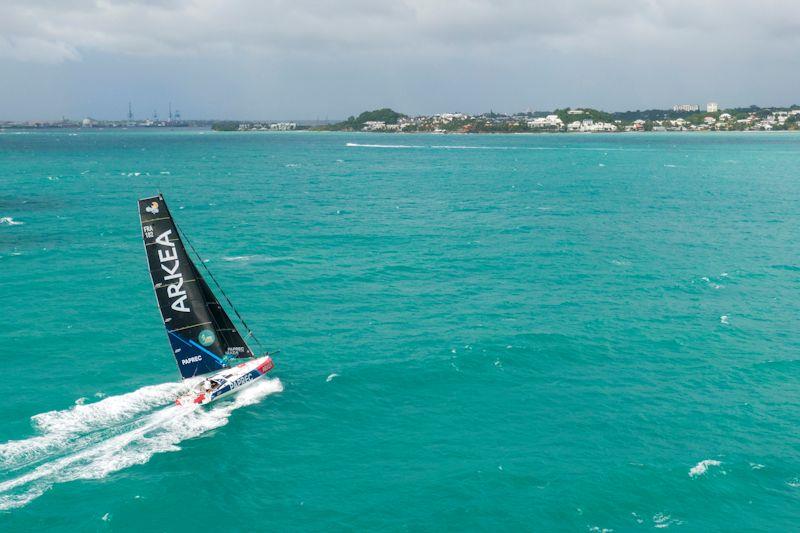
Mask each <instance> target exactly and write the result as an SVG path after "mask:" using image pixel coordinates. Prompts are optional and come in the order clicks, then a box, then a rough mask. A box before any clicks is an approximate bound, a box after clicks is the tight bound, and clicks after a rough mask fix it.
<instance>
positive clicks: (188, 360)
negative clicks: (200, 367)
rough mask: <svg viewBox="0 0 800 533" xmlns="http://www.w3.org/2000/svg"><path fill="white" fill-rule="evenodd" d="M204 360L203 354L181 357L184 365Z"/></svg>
mask: <svg viewBox="0 0 800 533" xmlns="http://www.w3.org/2000/svg"><path fill="white" fill-rule="evenodd" d="M202 360H203V356H202V355H195V356H194V357H187V358H186V359H181V364H182V365H191V364H192V363H199V362H200V361H202Z"/></svg>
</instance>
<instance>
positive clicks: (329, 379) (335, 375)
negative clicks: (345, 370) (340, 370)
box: [325, 373, 339, 383]
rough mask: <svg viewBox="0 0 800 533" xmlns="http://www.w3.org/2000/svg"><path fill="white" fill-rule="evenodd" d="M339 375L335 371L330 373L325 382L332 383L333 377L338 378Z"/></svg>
mask: <svg viewBox="0 0 800 533" xmlns="http://www.w3.org/2000/svg"><path fill="white" fill-rule="evenodd" d="M338 377H339V374H336V373H333V374H331V375H329V376H328V377H327V378H325V383H330V382H331V381H333V378H338Z"/></svg>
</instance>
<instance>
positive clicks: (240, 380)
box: [231, 374, 253, 390]
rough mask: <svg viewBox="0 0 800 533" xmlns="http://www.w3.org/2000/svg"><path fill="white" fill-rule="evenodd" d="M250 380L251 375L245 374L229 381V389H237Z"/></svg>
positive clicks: (251, 378) (251, 379)
mask: <svg viewBox="0 0 800 533" xmlns="http://www.w3.org/2000/svg"><path fill="white" fill-rule="evenodd" d="M251 381H253V376H251V375H250V374H245V375H244V376H242V377H240V378H237V379H235V380H233V381H231V390H233V389H237V388H239V387H241V386H242V385H244V384H245V383H249V382H251Z"/></svg>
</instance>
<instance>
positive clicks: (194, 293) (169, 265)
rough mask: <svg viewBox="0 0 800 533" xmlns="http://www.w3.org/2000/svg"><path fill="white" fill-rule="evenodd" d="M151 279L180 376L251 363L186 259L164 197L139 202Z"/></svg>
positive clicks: (250, 354) (237, 335) (245, 347)
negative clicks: (233, 361)
mask: <svg viewBox="0 0 800 533" xmlns="http://www.w3.org/2000/svg"><path fill="white" fill-rule="evenodd" d="M139 218H140V219H141V221H142V237H143V238H144V248H145V252H146V253H147V262H148V264H149V266H150V277H151V278H152V280H153V287H154V288H155V291H156V298H157V299H158V307H159V309H160V310H161V316H162V317H163V318H164V326H165V327H166V328H167V336H168V337H169V342H170V344H171V345H172V352H173V354H174V355H175V359H176V361H177V363H178V370H180V372H181V376H183V377H184V378H189V377H192V376H199V375H202V374H207V373H209V372H214V371H217V370H219V369H221V368H224V367H225V366H227V361H228V360H229V359H231V358H234V357H236V358H240V357H254V355H253V351H252V350H251V349H250V347H249V346H248V345H247V343H246V342H245V340H244V339H243V338H242V335H241V334H240V333H239V331H238V330H237V329H236V326H234V324H233V322H232V321H231V319H230V317H229V316H228V314H227V313H226V312H225V310H224V309H223V307H222V306H221V305H220V303H219V301H218V300H217V298H216V296H215V295H214V293H213V292H212V291H211V288H210V287H209V286H208V284H207V283H206V281H205V280H204V279H203V277H202V276H201V275H200V272H199V271H198V270H197V267H196V266H195V264H194V263H193V262H192V260H191V259H190V258H189V254H188V253H187V252H186V248H185V247H184V245H183V241H182V240H181V237H180V235H179V234H178V228H177V226H176V225H175V222H174V221H173V220H172V216H171V215H170V213H169V209H168V208H167V204H166V202H165V201H164V198H163V196H161V195H158V196H154V197H152V198H144V199H142V200H139Z"/></svg>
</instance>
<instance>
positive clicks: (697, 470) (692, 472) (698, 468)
mask: <svg viewBox="0 0 800 533" xmlns="http://www.w3.org/2000/svg"><path fill="white" fill-rule="evenodd" d="M721 464H722V463H721V462H719V461H717V460H715V459H703V460H702V461H700V462H699V463H697V464H696V465H694V466H693V467H692V468H691V469H689V477H697V476H702V475H704V474H705V473H706V472H707V471H708V467H710V466H719V465H721Z"/></svg>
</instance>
